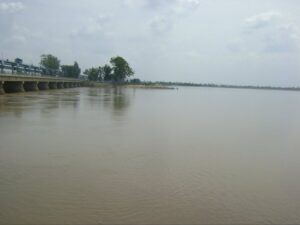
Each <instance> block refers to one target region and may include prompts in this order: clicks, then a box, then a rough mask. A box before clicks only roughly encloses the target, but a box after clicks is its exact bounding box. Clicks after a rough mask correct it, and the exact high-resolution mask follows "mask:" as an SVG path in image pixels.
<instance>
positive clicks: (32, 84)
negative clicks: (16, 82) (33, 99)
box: [23, 81, 39, 91]
mask: <svg viewBox="0 0 300 225" xmlns="http://www.w3.org/2000/svg"><path fill="white" fill-rule="evenodd" d="M23 87H24V89H25V91H38V90H39V88H38V83H37V82H36V81H25V82H24V85H23Z"/></svg>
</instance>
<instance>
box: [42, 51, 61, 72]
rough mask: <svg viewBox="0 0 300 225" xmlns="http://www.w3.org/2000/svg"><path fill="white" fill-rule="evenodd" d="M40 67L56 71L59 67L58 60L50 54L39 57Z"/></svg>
mask: <svg viewBox="0 0 300 225" xmlns="http://www.w3.org/2000/svg"><path fill="white" fill-rule="evenodd" d="M40 65H41V66H44V67H45V68H47V69H54V70H58V69H59V66H60V60H59V59H58V58H57V57H56V56H53V55H51V54H48V55H45V54H44V55H41V62H40Z"/></svg>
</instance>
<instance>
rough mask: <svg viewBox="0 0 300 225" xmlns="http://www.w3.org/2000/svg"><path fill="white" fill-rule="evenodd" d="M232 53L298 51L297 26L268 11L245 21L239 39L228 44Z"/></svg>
mask: <svg viewBox="0 0 300 225" xmlns="http://www.w3.org/2000/svg"><path fill="white" fill-rule="evenodd" d="M228 47H229V49H230V50H232V51H234V52H240V51H247V52H252V53H255V52H257V53H259V54H260V53H293V52H298V51H299V50H300V32H299V28H298V26H297V25H296V24H295V23H293V21H292V20H291V19H290V18H289V17H288V16H287V15H285V14H283V13H281V12H279V11H274V10H273V11H268V12H264V13H260V14H257V15H254V16H251V17H249V18H247V19H246V20H245V23H244V28H243V30H242V32H241V35H240V37H238V38H235V39H234V40H233V41H231V42H230V43H229V46H228Z"/></svg>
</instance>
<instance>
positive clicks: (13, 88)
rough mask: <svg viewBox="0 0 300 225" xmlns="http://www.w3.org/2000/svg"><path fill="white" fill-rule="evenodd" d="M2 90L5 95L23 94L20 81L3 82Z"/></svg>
mask: <svg viewBox="0 0 300 225" xmlns="http://www.w3.org/2000/svg"><path fill="white" fill-rule="evenodd" d="M3 89H4V91H5V92H6V93H12V92H24V87H23V82H21V81H5V82H4V85H3Z"/></svg>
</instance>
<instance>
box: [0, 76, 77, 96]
mask: <svg viewBox="0 0 300 225" xmlns="http://www.w3.org/2000/svg"><path fill="white" fill-rule="evenodd" d="M82 83H83V81H82V80H80V79H74V78H67V77H55V76H39V75H28V74H24V75H22V74H9V73H7V74H6V73H4V74H1V73H0V94H4V93H13V92H24V91H25V92H26V91H38V90H48V89H61V88H72V87H80V86H81V84H82Z"/></svg>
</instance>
